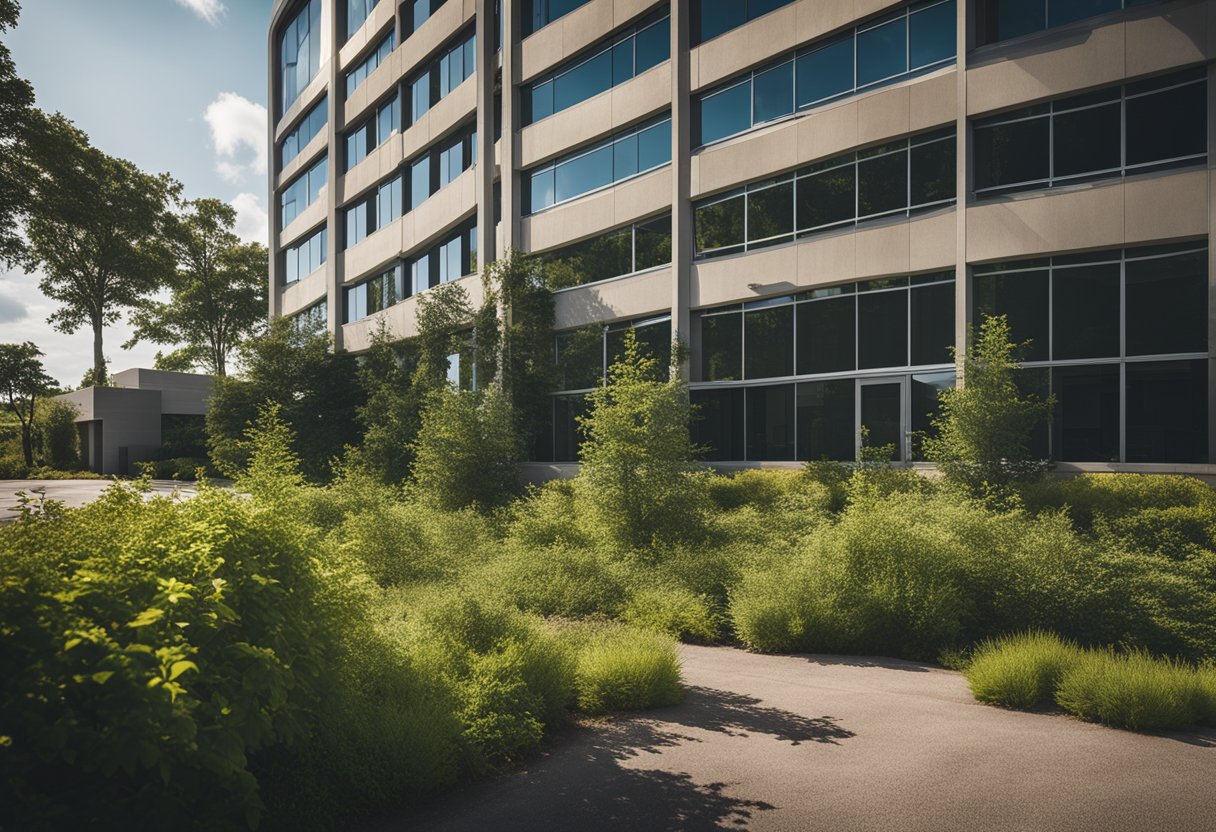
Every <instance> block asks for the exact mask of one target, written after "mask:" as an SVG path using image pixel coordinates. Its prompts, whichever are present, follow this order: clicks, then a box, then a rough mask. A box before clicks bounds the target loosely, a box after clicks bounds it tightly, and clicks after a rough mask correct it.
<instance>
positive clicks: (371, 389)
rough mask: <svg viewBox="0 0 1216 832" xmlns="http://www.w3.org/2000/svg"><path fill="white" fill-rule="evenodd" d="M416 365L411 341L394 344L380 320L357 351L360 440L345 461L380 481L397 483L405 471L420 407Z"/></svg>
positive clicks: (411, 450) (412, 453)
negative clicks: (369, 339) (360, 352)
mask: <svg viewBox="0 0 1216 832" xmlns="http://www.w3.org/2000/svg"><path fill="white" fill-rule="evenodd" d="M420 300H421V299H420ZM416 364H417V350H416V345H415V344H411V343H404V342H395V343H394V342H393V341H392V340H391V339H390V337H389V334H388V329H387V327H385V326H384V325H383V323H381V325H380V327H378V328H377V329H376V331H375V332H374V333H372V342H371V347H370V348H369V349H368V350H367V352H365V353H363V355H361V356H359V384H360V386H361V387H362V388H363V391H364V395H365V396H366V401H365V402H364V403H363V404H362V405H360V407H359V422H360V424H361V425H362V426H363V444H362V446H361V447H360V448H357V449H354V451H353V453H352V459H351V461H352V463H355V464H356V466H357V467H359V468H361V469H362V470H364V471H366V472H368V473H369V474H371V475H372V476H374V477H375V478H376V479H378V480H380V481H381V482H385V483H390V484H397V483H401V482H404V481H405V480H406V478H408V477H409V474H410V466H411V465H412V463H413V460H414V452H413V443H414V440H415V439H417V437H418V428H419V426H420V419H421V417H420V413H421V410H422V401H421V395H420V392H419V390H418V388H416V387H415V385H414V378H413V376H414V368H415V365H416Z"/></svg>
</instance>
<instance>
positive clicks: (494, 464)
mask: <svg viewBox="0 0 1216 832" xmlns="http://www.w3.org/2000/svg"><path fill="white" fill-rule="evenodd" d="M513 423H514V415H513V414H512V413H511V405H510V402H509V401H508V400H507V399H506V397H505V396H503V395H502V393H501V392H500V391H499V390H498V389H497V388H494V387H491V388H490V389H489V390H486V391H484V392H480V391H479V392H473V391H467V390H453V389H451V388H441V389H439V390H436V391H435V392H433V393H431V394H430V396H429V398H428V402H427V407H426V410H424V411H423V413H422V428H421V430H419V432H418V439H417V440H416V441H415V443H414V445H413V452H414V467H413V477H414V484H415V485H416V486H417V493H418V494H419V496H420V497H421V499H423V500H424V501H426V502H428V503H430V504H432V505H434V506H436V507H438V508H440V509H442V510H445V511H455V510H458V509H462V508H479V509H482V510H489V509H493V508H495V507H497V506H501V505H503V504H505V503H506V502H507V501H508V500H510V498H511V497H512V496H514V495H515V494H517V493H518V492H519V479H518V476H517V474H516V463H517V461H518V459H519V452H518V448H517V446H516V439H515V431H514V429H513Z"/></svg>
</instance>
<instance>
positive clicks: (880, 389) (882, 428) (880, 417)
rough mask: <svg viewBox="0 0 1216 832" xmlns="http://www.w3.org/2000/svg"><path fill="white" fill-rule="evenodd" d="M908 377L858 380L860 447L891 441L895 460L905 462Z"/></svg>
mask: <svg viewBox="0 0 1216 832" xmlns="http://www.w3.org/2000/svg"><path fill="white" fill-rule="evenodd" d="M904 391H905V380H904V379H903V378H877V379H858V381H857V447H858V455H859V458H860V451H861V447H862V444H863V441H862V435H863V433H864V434H865V437H866V438H865V441H864V445H865V447H868V448H873V447H881V446H883V445H891V446H892V447H894V448H895V454H894V456H893V457H892V461H893V462H903V461H904V459H905V458H906V454H907V448H906V447H905V437H906V433H907V427H906V425H905V424H904V413H905V411H906V410H907V408H906V407H905V406H904V401H905V395H904ZM863 429H864V430H863Z"/></svg>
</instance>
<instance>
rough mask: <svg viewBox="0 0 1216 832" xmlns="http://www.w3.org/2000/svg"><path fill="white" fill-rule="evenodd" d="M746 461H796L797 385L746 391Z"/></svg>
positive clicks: (749, 388) (756, 388) (750, 388)
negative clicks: (795, 396)
mask: <svg viewBox="0 0 1216 832" xmlns="http://www.w3.org/2000/svg"><path fill="white" fill-rule="evenodd" d="M746 391H747V392H746V396H747V410H746V414H747V415H746V419H747V421H746V423H745V428H744V429H745V431H746V434H747V458H748V459H749V460H758V461H767V460H781V459H793V458H794V448H795V444H794V385H793V384H780V385H777V386H775V387H748V388H746Z"/></svg>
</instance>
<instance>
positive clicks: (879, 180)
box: [857, 150, 908, 219]
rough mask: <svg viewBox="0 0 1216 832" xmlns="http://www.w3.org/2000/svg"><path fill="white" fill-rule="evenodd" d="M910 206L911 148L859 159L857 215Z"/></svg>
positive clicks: (866, 215) (864, 215)
mask: <svg viewBox="0 0 1216 832" xmlns="http://www.w3.org/2000/svg"><path fill="white" fill-rule="evenodd" d="M907 206H908V151H906V150H902V151H899V152H896V153H887V154H885V155H882V156H875V157H872V158H869V159H861V160H859V161H858V162H857V217H858V218H859V219H860V218H862V217H869V216H873V215H875V214H884V213H887V212H888V211H896V210H899V209H901V208H906V207H907Z"/></svg>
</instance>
